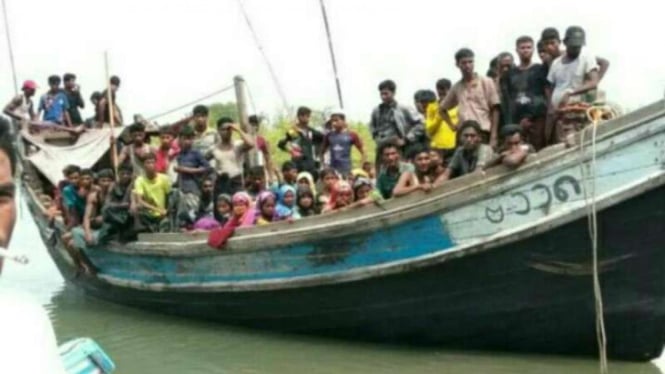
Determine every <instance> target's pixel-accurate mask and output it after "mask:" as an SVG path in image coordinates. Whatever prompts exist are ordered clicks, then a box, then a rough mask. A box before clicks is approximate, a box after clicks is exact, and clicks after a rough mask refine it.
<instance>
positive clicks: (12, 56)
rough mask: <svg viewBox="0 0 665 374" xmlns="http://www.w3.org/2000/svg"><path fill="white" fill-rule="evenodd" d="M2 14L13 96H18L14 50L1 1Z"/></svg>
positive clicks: (3, 2) (4, 6)
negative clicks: (10, 67) (12, 83)
mask: <svg viewBox="0 0 665 374" xmlns="http://www.w3.org/2000/svg"><path fill="white" fill-rule="evenodd" d="M2 14H3V16H4V18H5V35H6V36H7V47H8V49H9V62H10V64H11V66H12V78H13V79H14V95H18V79H16V65H15V63H14V48H12V38H11V36H10V35H9V17H7V4H6V3H5V0H2Z"/></svg>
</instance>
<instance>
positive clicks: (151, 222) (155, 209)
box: [129, 153, 171, 232]
mask: <svg viewBox="0 0 665 374" xmlns="http://www.w3.org/2000/svg"><path fill="white" fill-rule="evenodd" d="M155 161H156V159H155V155H154V154H152V153H151V154H148V155H147V156H145V158H144V160H143V168H144V170H145V174H144V175H141V176H139V177H138V178H136V181H134V190H133V191H132V203H131V206H130V208H129V209H130V212H131V213H132V214H133V215H134V217H135V219H134V222H135V223H136V229H137V231H139V232H140V231H150V232H164V231H168V211H167V203H168V195H169V193H170V192H171V181H170V179H169V177H168V176H166V175H165V174H160V173H157V171H156V170H155Z"/></svg>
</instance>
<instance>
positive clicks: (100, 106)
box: [95, 75, 123, 127]
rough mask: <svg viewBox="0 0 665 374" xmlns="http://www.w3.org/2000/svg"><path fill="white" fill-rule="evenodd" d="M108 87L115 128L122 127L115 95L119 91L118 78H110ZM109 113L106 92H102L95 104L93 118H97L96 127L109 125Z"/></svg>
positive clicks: (120, 114) (120, 113)
mask: <svg viewBox="0 0 665 374" xmlns="http://www.w3.org/2000/svg"><path fill="white" fill-rule="evenodd" d="M109 86H110V87H111V105H110V107H111V111H112V114H113V119H114V122H115V125H116V126H122V125H123V120H122V112H121V111H120V107H118V103H117V102H116V94H117V92H118V89H120V78H119V77H117V76H115V75H114V76H112V77H111V79H109ZM111 111H109V103H108V91H107V90H104V91H102V94H101V97H100V99H99V101H98V102H97V108H95V117H96V118H97V125H98V126H100V127H102V126H103V125H104V124H105V123H109V124H110V123H111Z"/></svg>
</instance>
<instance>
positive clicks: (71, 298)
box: [0, 208, 665, 374]
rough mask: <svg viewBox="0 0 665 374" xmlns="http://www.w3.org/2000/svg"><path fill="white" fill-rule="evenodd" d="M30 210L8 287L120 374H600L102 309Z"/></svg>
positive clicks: (635, 369)
mask: <svg viewBox="0 0 665 374" xmlns="http://www.w3.org/2000/svg"><path fill="white" fill-rule="evenodd" d="M38 238H39V237H38V234H37V232H36V228H35V226H34V224H33V223H32V221H31V218H30V217H29V215H28V213H27V209H25V208H24V209H23V212H22V217H21V218H20V219H19V222H18V224H17V227H16V231H15V235H14V240H13V242H12V252H14V253H19V252H20V253H24V254H26V255H28V256H29V257H30V260H31V263H30V264H29V265H28V266H19V265H14V264H6V266H5V271H4V272H3V275H2V279H1V280H2V282H1V283H0V286H1V287H10V288H13V289H17V290H21V291H23V292H25V293H28V294H30V295H32V296H34V298H36V299H37V300H38V301H39V302H41V303H42V304H43V305H45V306H46V308H47V309H48V310H49V312H50V314H51V317H52V319H53V321H54V325H55V330H56V334H57V335H58V339H59V341H61V342H63V341H66V340H68V339H71V338H74V337H81V336H89V337H92V338H93V339H95V340H96V341H97V342H98V343H99V344H100V345H101V346H102V347H103V348H104V349H105V350H106V351H107V353H108V354H109V355H110V356H111V357H112V358H113V359H114V361H115V362H116V364H117V366H118V371H117V372H118V373H121V374H125V373H126V374H133V373H161V374H170V373H179V374H180V373H538V374H548V373H598V372H599V370H598V363H597V361H595V360H592V359H568V358H563V357H553V356H536V355H509V354H492V353H469V352H451V351H447V350H443V349H422V348H408V347H393V346H383V345H372V344H358V343H353V342H346V341H336V340H325V339H316V338H306V337H302V336H290V335H287V336H284V335H275V334H268V333H263V332H260V331H247V330H239V329H235V328H230V327H227V326H224V325H220V324H213V323H205V322H198V321H192V320H187V319H181V318H175V317H169V316H162V315H159V314H153V313H147V312H143V311H140V310H135V309H132V308H127V307H123V306H119V305H115V304H110V303H106V302H102V301H99V300H96V299H92V298H89V297H86V296H85V295H83V294H81V293H80V292H78V291H77V290H76V289H73V288H72V287H71V286H66V285H65V283H64V282H63V280H62V278H61V277H60V275H59V273H58V272H57V270H56V268H55V266H54V265H53V264H52V262H51V260H50V258H49V257H48V255H47V254H46V250H45V249H44V247H43V245H42V243H41V241H40V240H39V239H38ZM659 367H663V368H665V359H664V358H661V359H659V360H657V361H656V362H653V363H643V364H633V363H611V365H610V373H612V374H619V373H626V374H628V373H630V374H641V373H644V374H646V373H661V370H660V369H659Z"/></svg>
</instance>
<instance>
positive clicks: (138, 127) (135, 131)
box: [129, 122, 145, 146]
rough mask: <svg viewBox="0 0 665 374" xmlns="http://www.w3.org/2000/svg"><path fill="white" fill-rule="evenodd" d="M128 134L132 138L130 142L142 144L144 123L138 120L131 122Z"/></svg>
mask: <svg viewBox="0 0 665 374" xmlns="http://www.w3.org/2000/svg"><path fill="white" fill-rule="evenodd" d="M129 136H130V137H131V138H132V142H133V143H134V144H135V145H137V146H141V145H143V142H144V141H145V125H144V124H142V123H140V122H136V123H133V124H132V125H131V126H130V127H129Z"/></svg>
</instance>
